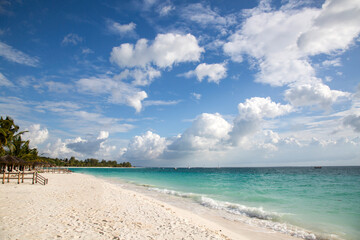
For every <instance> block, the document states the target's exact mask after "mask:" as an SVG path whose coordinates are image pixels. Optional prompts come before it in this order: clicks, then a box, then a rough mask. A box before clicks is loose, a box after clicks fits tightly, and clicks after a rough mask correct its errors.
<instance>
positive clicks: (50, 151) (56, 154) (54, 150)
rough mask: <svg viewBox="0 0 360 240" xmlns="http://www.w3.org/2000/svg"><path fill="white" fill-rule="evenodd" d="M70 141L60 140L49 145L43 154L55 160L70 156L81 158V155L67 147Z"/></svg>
mask: <svg viewBox="0 0 360 240" xmlns="http://www.w3.org/2000/svg"><path fill="white" fill-rule="evenodd" d="M68 143H70V140H66V141H64V142H63V141H62V140H61V139H60V138H59V139H57V140H56V142H54V143H48V144H47V145H46V148H45V149H44V150H43V153H44V154H46V155H48V156H50V157H53V158H68V157H69V156H74V157H81V156H82V155H81V154H78V153H76V152H75V151H73V150H71V149H70V148H68V147H67V144H68Z"/></svg>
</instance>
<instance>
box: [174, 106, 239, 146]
mask: <svg viewBox="0 0 360 240" xmlns="http://www.w3.org/2000/svg"><path fill="white" fill-rule="evenodd" d="M231 128H232V126H231V124H230V123H228V122H227V121H226V120H225V119H223V117H222V116H221V115H220V114H218V113H215V114H210V113H203V114H201V115H199V116H198V117H197V118H196V119H195V121H194V122H193V123H192V125H191V127H189V128H188V129H187V130H186V131H185V132H184V133H183V134H182V135H181V136H179V137H178V138H177V139H175V141H174V142H173V143H172V144H171V146H169V148H170V149H171V150H180V151H182V150H185V151H191V150H208V149H212V148H215V147H217V144H219V143H220V142H221V141H225V140H227V139H228V137H229V135H228V134H229V132H230V131H231Z"/></svg>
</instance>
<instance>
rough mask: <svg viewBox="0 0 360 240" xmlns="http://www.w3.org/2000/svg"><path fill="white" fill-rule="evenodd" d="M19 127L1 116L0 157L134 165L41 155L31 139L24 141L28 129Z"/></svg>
mask: <svg viewBox="0 0 360 240" xmlns="http://www.w3.org/2000/svg"><path fill="white" fill-rule="evenodd" d="M19 129H20V127H19V126H18V125H16V124H15V123H14V120H13V119H12V118H11V117H8V116H7V117H6V118H5V119H4V118H3V117H1V118H0V157H1V156H5V155H11V156H15V157H19V158H21V159H23V160H25V161H27V162H34V163H35V162H41V163H48V164H50V165H53V166H66V167H132V166H131V163H130V162H123V163H118V162H117V161H107V160H101V161H99V160H98V159H95V158H88V159H85V160H77V159H76V158H75V157H71V158H70V159H67V158H65V159H59V158H50V157H44V156H39V154H38V150H37V149H36V148H30V140H26V141H24V140H22V138H21V136H22V135H23V134H24V133H26V132H28V131H21V132H19Z"/></svg>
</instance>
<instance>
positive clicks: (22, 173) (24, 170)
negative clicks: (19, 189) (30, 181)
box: [21, 166, 25, 183]
mask: <svg viewBox="0 0 360 240" xmlns="http://www.w3.org/2000/svg"><path fill="white" fill-rule="evenodd" d="M24 171H25V166H24V169H23V172H22V181H21V182H22V183H24Z"/></svg>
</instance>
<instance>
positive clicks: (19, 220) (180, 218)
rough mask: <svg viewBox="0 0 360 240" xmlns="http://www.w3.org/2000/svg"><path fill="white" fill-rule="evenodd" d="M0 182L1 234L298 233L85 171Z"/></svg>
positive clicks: (231, 236)
mask: <svg viewBox="0 0 360 240" xmlns="http://www.w3.org/2000/svg"><path fill="white" fill-rule="evenodd" d="M43 175H44V176H45V177H46V178H48V179H49V184H48V185H46V186H43V185H39V184H35V185H32V184H31V182H30V180H28V181H27V182H25V183H22V184H17V182H16V181H12V182H10V183H5V184H1V185H0V239H27V240H30V239H37V240H39V239H196V240H198V239H236V240H241V239H244V240H245V239H255V240H256V239H270V240H272V239H274V240H275V239H277V240H278V239H280V240H281V239H297V238H293V237H291V236H289V235H285V234H281V233H277V232H273V231H271V230H267V229H262V228H256V227H253V226H250V225H247V224H245V223H237V222H236V223H235V222H231V221H229V220H225V219H215V220H214V219H211V220H209V219H205V218H204V217H202V216H198V215H196V214H193V213H191V212H189V211H186V210H183V209H179V208H177V207H174V206H171V205H169V204H167V203H163V202H161V201H159V200H156V199H153V198H151V197H149V196H145V195H143V194H139V193H138V192H133V191H131V190H127V189H123V188H121V187H120V186H119V185H116V184H113V183H110V182H107V181H105V180H102V179H98V178H95V177H93V176H89V175H83V174H77V173H72V174H51V173H47V174H43Z"/></svg>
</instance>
